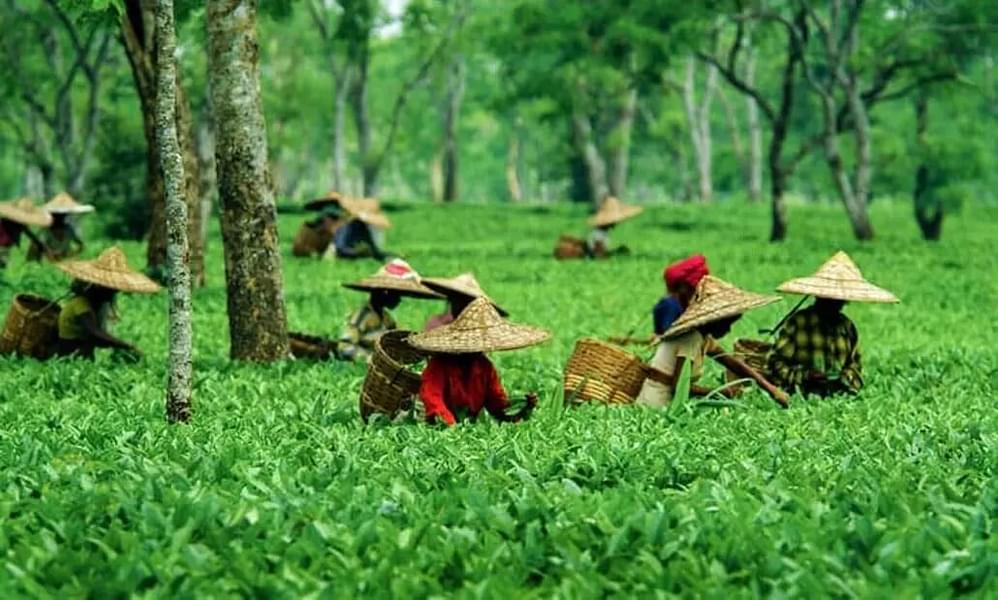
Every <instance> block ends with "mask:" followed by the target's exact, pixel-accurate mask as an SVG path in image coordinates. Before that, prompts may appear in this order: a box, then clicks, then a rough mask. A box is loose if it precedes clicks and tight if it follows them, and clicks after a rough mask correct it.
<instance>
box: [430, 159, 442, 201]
mask: <svg viewBox="0 0 998 600" xmlns="http://www.w3.org/2000/svg"><path fill="white" fill-rule="evenodd" d="M430 196H431V197H432V198H433V201H434V202H438V203H439V202H443V201H444V161H443V151H442V150H441V151H438V152H434V153H433V160H431V161H430Z"/></svg>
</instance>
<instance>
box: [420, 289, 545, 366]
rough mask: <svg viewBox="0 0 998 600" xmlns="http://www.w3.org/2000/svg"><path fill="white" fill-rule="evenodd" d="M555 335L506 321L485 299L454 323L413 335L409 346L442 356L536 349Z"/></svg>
mask: <svg viewBox="0 0 998 600" xmlns="http://www.w3.org/2000/svg"><path fill="white" fill-rule="evenodd" d="M549 337H551V335H550V334H549V333H548V332H546V331H544V330H543V329H538V328H536V327H530V326H527V325H516V324H514V323H510V322H509V321H507V320H506V319H503V318H502V316H501V315H500V314H499V312H498V311H497V310H496V309H495V307H494V306H492V303H491V302H489V301H488V300H486V299H485V298H478V299H476V300H472V302H471V304H469V305H468V307H467V308H465V309H464V311H463V312H461V314H460V315H458V317H457V318H456V319H454V321H453V322H452V323H449V324H447V325H443V326H441V327H438V328H436V329H433V330H431V331H426V332H423V333H417V334H414V335H411V336H409V339H408V342H409V345H410V346H412V347H414V348H418V349H419V350H424V351H426V352H436V353H439V354H470V353H475V352H498V351H501V350H516V349H518V348H526V347H528V346H534V345H537V344H540V343H541V342H544V341H545V340H547V339H548V338H549Z"/></svg>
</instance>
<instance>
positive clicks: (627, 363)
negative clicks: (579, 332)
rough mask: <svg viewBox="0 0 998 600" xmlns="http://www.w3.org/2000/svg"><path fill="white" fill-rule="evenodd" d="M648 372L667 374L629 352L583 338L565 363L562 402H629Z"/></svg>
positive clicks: (655, 376)
mask: <svg viewBox="0 0 998 600" xmlns="http://www.w3.org/2000/svg"><path fill="white" fill-rule="evenodd" d="M649 376H651V377H653V378H655V379H662V378H664V377H666V376H665V374H664V373H661V372H660V371H658V370H656V369H653V368H652V367H650V366H648V365H647V364H645V363H644V362H643V361H641V359H639V358H638V357H637V356H634V355H633V354H631V353H630V352H627V351H625V350H623V349H621V348H618V347H617V346H614V345H612V344H607V343H606V342H601V341H599V340H594V339H590V338H584V339H581V340H579V341H578V342H576V344H575V350H574V351H573V352H572V356H571V357H570V358H569V359H568V364H567V365H565V403H566V404H569V403H573V402H574V403H579V402H604V403H607V404H631V403H632V402H634V399H635V398H637V397H638V394H639V393H640V392H641V386H642V385H644V382H645V379H647V378H648V377H649Z"/></svg>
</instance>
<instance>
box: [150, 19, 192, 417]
mask: <svg viewBox="0 0 998 600" xmlns="http://www.w3.org/2000/svg"><path fill="white" fill-rule="evenodd" d="M175 54H176V32H175V29H174V24H173V0H157V3H156V148H157V153H158V155H159V158H160V165H161V167H162V172H163V189H164V192H165V196H166V202H165V208H166V210H165V213H166V230H167V235H166V262H167V265H166V266H167V272H168V281H169V289H170V352H169V356H170V360H169V365H168V370H169V372H168V376H167V385H166V418H167V419H168V420H169V421H170V422H172V423H178V422H187V421H189V420H190V418H191V391H192V387H191V379H192V371H193V366H192V362H193V361H192V354H193V348H192V345H193V343H192V338H193V332H192V328H191V270H190V264H189V261H190V246H189V244H188V238H187V231H188V229H187V228H188V225H189V220H188V210H187V209H188V206H187V198H186V196H185V181H186V180H185V177H184V159H183V156H182V153H181V150H180V141H179V140H178V137H177V116H176V110H177V73H176V70H177V63H176V58H175Z"/></svg>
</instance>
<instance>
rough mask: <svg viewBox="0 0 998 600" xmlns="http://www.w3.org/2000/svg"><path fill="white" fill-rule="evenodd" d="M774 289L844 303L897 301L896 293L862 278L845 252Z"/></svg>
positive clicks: (837, 253) (857, 268)
mask: <svg viewBox="0 0 998 600" xmlns="http://www.w3.org/2000/svg"><path fill="white" fill-rule="evenodd" d="M777 290H779V291H781V292H784V293H787V294H801V295H804V296H814V297H816V298H829V299H832V300H844V301H846V302H881V303H894V302H900V300H898V298H897V296H895V295H894V294H892V293H890V292H888V291H887V290H885V289H883V288H881V287H877V286H875V285H873V284H872V283H870V282H869V281H867V280H866V279H864V278H863V274H862V273H861V272H860V271H859V267H857V266H856V263H854V262H853V261H852V259H851V258H849V255H848V254H846V253H845V252H841V251H839V252H836V253H835V256H833V257H831V258H830V259H828V260H827V261H825V264H823V265H821V268H820V269H818V271H817V272H816V273H815V274H814V275H811V276H810V277H800V278H797V279H791V280H790V281H787V282H785V283H783V284H782V285H780V287H778V288H777Z"/></svg>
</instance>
